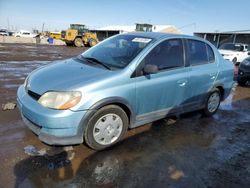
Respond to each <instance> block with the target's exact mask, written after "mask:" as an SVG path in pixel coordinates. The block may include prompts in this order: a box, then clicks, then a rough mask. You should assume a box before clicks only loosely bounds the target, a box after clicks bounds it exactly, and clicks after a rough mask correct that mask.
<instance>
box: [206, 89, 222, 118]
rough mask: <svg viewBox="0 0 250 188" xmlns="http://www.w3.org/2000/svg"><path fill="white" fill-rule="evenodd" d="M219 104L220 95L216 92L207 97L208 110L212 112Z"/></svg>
mask: <svg viewBox="0 0 250 188" xmlns="http://www.w3.org/2000/svg"><path fill="white" fill-rule="evenodd" d="M219 104H220V96H219V94H218V93H217V92H215V93H213V94H212V95H211V96H210V97H209V99H208V111H209V112H211V113H213V112H215V111H216V109H217V108H218V106H219Z"/></svg>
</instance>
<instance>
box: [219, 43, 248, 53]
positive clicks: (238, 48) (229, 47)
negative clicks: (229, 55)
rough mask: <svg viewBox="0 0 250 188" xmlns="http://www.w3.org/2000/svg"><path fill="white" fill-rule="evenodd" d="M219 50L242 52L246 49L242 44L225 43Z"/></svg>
mask: <svg viewBox="0 0 250 188" xmlns="http://www.w3.org/2000/svg"><path fill="white" fill-rule="evenodd" d="M219 49H222V50H233V51H238V52H241V51H243V49H244V47H243V46H242V45H240V44H233V43H225V44H222V45H221V46H220V48H219Z"/></svg>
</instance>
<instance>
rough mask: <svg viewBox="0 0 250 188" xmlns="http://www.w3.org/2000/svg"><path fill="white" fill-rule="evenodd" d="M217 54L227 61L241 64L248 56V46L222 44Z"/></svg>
mask: <svg viewBox="0 0 250 188" xmlns="http://www.w3.org/2000/svg"><path fill="white" fill-rule="evenodd" d="M219 52H220V53H221V55H222V56H223V57H224V59H227V60H229V61H232V62H233V63H234V64H236V65H238V64H239V63H240V62H242V61H243V60H244V59H245V58H247V57H248V56H249V55H248V44H241V43H224V44H222V45H221V46H220V47H219Z"/></svg>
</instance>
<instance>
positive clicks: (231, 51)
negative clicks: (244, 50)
mask: <svg viewBox="0 0 250 188" xmlns="http://www.w3.org/2000/svg"><path fill="white" fill-rule="evenodd" d="M219 52H220V53H221V54H235V53H238V52H237V51H233V50H222V49H219Z"/></svg>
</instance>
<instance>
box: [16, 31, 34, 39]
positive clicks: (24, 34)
mask: <svg viewBox="0 0 250 188" xmlns="http://www.w3.org/2000/svg"><path fill="white" fill-rule="evenodd" d="M36 36H37V35H36V34H32V33H31V32H30V31H27V30H20V31H19V32H18V33H16V34H15V37H28V38H34V37H36Z"/></svg>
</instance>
